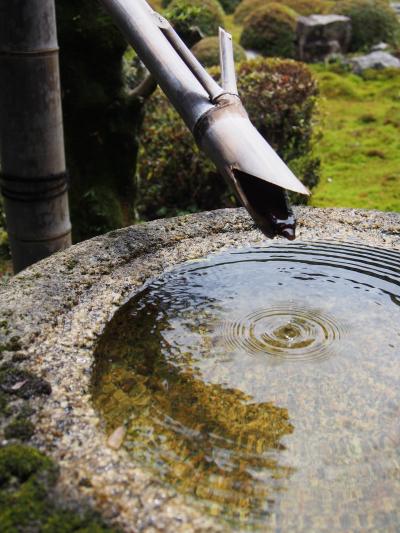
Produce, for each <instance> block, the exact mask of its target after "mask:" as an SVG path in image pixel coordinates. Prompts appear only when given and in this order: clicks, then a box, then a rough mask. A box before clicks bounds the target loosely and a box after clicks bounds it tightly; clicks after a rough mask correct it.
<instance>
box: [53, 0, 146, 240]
mask: <svg viewBox="0 0 400 533" xmlns="http://www.w3.org/2000/svg"><path fill="white" fill-rule="evenodd" d="M56 4H57V5H56V8H57V24H58V37H59V43H60V66H61V81H62V88H63V111H64V130H65V141H66V155H67V165H68V170H69V174H70V179H71V188H70V203H71V218H72V224H73V232H74V239H75V241H79V240H83V239H87V238H89V237H92V236H94V235H97V232H98V230H99V227H101V228H102V229H104V228H105V229H106V230H110V229H115V228H116V227H121V225H125V224H128V223H129V222H130V221H131V217H130V213H131V207H132V205H133V178H132V176H133V175H134V171H135V166H136V156H137V149H138V140H137V135H138V132H139V129H140V125H141V121H142V105H141V103H140V102H138V101H137V100H136V101H135V100H131V99H129V98H128V97H127V96H126V95H125V94H124V82H125V80H124V75H123V69H122V58H123V55H124V52H125V50H126V47H127V45H126V40H125V38H124V37H123V35H122V34H121V32H120V31H119V30H118V28H117V27H116V26H115V24H114V22H113V21H112V20H111V19H110V18H109V17H108V16H107V15H106V13H105V12H104V11H103V9H102V8H101V7H100V4H98V3H93V2H91V1H90V0H57V1H56ZM97 187H101V188H104V189H108V190H109V191H110V196H111V197H113V198H117V199H118V202H119V204H120V206H119V210H118V211H119V213H121V212H122V213H123V215H124V216H123V219H122V220H121V218H120V217H118V216H116V215H115V214H113V213H111V211H110V210H108V213H109V214H110V215H111V216H110V218H109V219H108V220H107V221H103V222H104V223H102V224H100V225H99V223H98V216H97V213H95V216H94V219H93V221H92V222H90V219H89V213H83V211H82V205H85V201H86V199H87V196H86V195H87V194H89V196H90V194H91V192H90V191H92V190H93V189H97ZM103 213H105V211H104V210H103ZM116 224H117V225H116Z"/></svg>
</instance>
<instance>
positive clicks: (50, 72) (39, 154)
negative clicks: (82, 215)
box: [0, 0, 71, 272]
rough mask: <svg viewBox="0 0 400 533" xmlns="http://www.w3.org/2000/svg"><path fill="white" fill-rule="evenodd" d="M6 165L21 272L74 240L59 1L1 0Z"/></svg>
mask: <svg viewBox="0 0 400 533" xmlns="http://www.w3.org/2000/svg"><path fill="white" fill-rule="evenodd" d="M0 165H1V175H0V178H1V179H0V185H1V190H2V194H3V198H4V205H5V212H6V219H7V229H8V233H9V239H10V246H11V254H12V259H13V265H14V271H15V272H19V271H20V270H22V269H23V268H25V267H27V266H28V265H30V264H32V263H35V262H36V261H38V260H40V259H42V258H44V257H47V256H48V255H50V254H52V253H54V252H56V251H58V250H63V249H65V248H67V247H68V246H70V244H71V225H70V220H69V208H68V193H67V179H66V168H65V153H64V136H63V124H62V110H61V95H60V78H59V63H58V45H57V32H56V20H55V7H54V0H12V1H10V0H0Z"/></svg>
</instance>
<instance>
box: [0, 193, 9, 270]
mask: <svg viewBox="0 0 400 533" xmlns="http://www.w3.org/2000/svg"><path fill="white" fill-rule="evenodd" d="M9 258H10V248H9V243H8V234H7V230H6V215H5V213H4V207H3V200H2V197H1V195H0V261H4V260H6V259H9Z"/></svg>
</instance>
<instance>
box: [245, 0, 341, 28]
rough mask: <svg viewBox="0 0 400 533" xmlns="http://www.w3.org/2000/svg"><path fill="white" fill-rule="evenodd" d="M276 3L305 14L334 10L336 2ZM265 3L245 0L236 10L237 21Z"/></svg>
mask: <svg viewBox="0 0 400 533" xmlns="http://www.w3.org/2000/svg"><path fill="white" fill-rule="evenodd" d="M276 3H278V4H281V5H282V6H287V7H289V8H291V9H293V10H294V11H296V13H298V14H299V15H303V16H308V15H313V14H324V13H330V12H333V11H334V7H333V6H334V4H335V2H333V1H331V0H277V1H276ZM267 4H268V2H267ZM265 5H266V2H265V0H243V1H242V2H241V3H240V4H239V5H238V7H237V8H236V10H235V13H234V18H235V22H236V23H237V24H242V23H243V22H244V20H245V18H246V17H247V16H248V15H251V14H252V13H254V11H256V10H257V9H258V8H260V7H265Z"/></svg>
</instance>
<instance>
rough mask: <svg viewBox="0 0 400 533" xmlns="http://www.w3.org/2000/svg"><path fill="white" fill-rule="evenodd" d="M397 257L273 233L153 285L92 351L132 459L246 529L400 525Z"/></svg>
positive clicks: (99, 384)
mask: <svg viewBox="0 0 400 533" xmlns="http://www.w3.org/2000/svg"><path fill="white" fill-rule="evenodd" d="M399 265H400V253H399V252H395V251H387V250H379V249H375V248H371V247H367V246H364V245H359V244H349V243H342V242H325V241H321V242H318V243H307V242H296V243H287V244H272V245H270V246H266V247H258V248H247V249H242V250H235V251H232V252H224V253H219V254H215V255H212V256H210V257H208V258H206V259H204V260H201V261H196V262H190V263H186V264H184V265H182V266H180V267H178V268H175V269H174V270H172V271H171V272H169V273H167V274H165V275H163V276H162V277H160V278H158V279H156V280H153V281H151V282H149V283H148V284H147V286H146V287H145V288H144V289H143V291H142V292H140V293H139V294H137V295H136V296H135V297H133V298H132V300H130V301H129V302H128V303H127V304H126V305H125V306H123V307H122V308H121V309H120V310H119V311H118V312H117V313H116V315H115V316H114V318H113V319H112V321H111V322H110V323H109V325H108V326H107V328H106V330H105V332H104V335H103V336H102V338H101V340H100V342H99V344H98V347H97V350H96V366H95V369H94V373H93V382H92V387H93V391H92V392H93V399H94V403H95V405H96V408H97V409H98V411H99V412H100V413H101V416H102V418H103V420H104V425H105V429H106V431H107V433H108V434H110V435H111V434H112V433H113V432H115V430H116V429H118V428H121V427H123V428H124V430H125V431H124V432H123V434H124V436H125V437H124V440H123V444H122V445H123V446H124V447H125V449H126V450H127V451H128V452H129V453H130V455H131V458H132V462H134V463H136V464H140V465H142V466H144V467H146V468H148V469H151V470H153V471H154V472H155V473H156V474H157V476H158V477H159V479H160V481H161V482H163V483H165V484H167V485H169V486H172V487H174V488H175V489H176V490H178V491H179V492H181V493H183V494H185V495H186V497H187V498H188V499H190V501H192V502H194V504H195V505H198V506H199V507H200V508H202V509H204V511H206V512H208V513H210V514H212V515H214V516H217V517H218V518H219V519H220V520H221V521H223V522H229V525H230V527H232V528H234V529H238V530H248V529H250V530H253V529H256V530H257V529H258V530H260V529H262V530H263V531H268V530H272V531H278V530H279V531H280V530H283V531H291V530H293V531H294V530H297V529H299V530H331V531H346V532H347V531H353V530H354V531H360V530H362V531H368V530H375V531H376V530H380V531H382V530H385V531H392V530H393V531H395V530H396V527H398V524H399V521H400V513H399V508H400V505H399V504H400V466H399V465H400V446H399V444H400V433H399V423H398V421H399V414H400V408H399V405H400V266H399Z"/></svg>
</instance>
